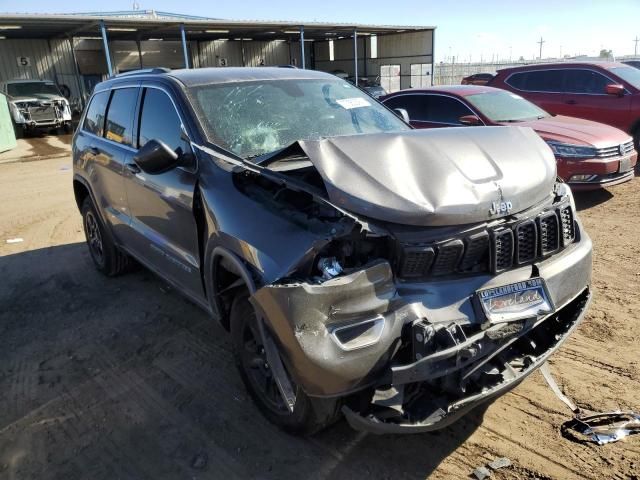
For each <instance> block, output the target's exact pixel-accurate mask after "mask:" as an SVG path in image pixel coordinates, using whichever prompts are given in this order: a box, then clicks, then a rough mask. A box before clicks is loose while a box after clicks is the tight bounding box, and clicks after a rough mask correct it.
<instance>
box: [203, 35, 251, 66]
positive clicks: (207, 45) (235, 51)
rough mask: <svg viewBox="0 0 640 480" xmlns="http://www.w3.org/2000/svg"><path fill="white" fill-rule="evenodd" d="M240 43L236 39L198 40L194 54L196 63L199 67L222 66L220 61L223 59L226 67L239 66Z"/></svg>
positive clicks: (240, 58)
mask: <svg viewBox="0 0 640 480" xmlns="http://www.w3.org/2000/svg"><path fill="white" fill-rule="evenodd" d="M241 43H242V42H240V41H236V40H212V41H208V42H198V47H197V48H196V52H195V53H196V55H194V57H196V58H197V65H199V66H200V67H220V66H224V65H222V64H221V62H222V61H225V62H226V66H227V67H241V66H242V45H241ZM194 63H195V62H194Z"/></svg>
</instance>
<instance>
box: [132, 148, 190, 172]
mask: <svg viewBox="0 0 640 480" xmlns="http://www.w3.org/2000/svg"><path fill="white" fill-rule="evenodd" d="M133 161H134V162H136V165H138V166H139V167H140V168H141V169H142V171H143V172H145V173H150V174H155V173H162V172H166V171H167V170H171V169H172V168H174V167H177V166H178V163H179V162H178V154H177V153H176V152H174V151H173V150H171V149H170V148H169V147H168V146H167V144H166V143H164V142H161V141H160V140H149V141H148V142H147V143H145V144H144V146H143V147H142V148H141V149H140V150H138V153H137V154H136V155H135V156H134V157H133Z"/></svg>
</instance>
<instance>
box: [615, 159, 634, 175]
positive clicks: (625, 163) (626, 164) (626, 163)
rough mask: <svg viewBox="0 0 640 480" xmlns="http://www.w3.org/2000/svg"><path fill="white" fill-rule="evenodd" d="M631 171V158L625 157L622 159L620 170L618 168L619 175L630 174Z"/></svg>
mask: <svg viewBox="0 0 640 480" xmlns="http://www.w3.org/2000/svg"><path fill="white" fill-rule="evenodd" d="M629 170H631V157H625V158H621V159H620V168H618V172H619V173H623V172H628V171H629Z"/></svg>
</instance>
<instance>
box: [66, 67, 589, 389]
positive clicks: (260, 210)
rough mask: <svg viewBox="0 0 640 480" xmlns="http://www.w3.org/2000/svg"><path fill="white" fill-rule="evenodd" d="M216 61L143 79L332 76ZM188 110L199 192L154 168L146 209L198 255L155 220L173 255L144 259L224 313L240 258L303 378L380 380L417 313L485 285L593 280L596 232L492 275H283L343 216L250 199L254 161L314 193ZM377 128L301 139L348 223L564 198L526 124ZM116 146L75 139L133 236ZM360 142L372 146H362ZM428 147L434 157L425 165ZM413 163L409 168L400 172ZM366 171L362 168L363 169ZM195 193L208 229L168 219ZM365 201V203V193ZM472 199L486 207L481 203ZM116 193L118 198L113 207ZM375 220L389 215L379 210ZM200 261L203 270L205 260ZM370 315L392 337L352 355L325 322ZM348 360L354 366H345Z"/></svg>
mask: <svg viewBox="0 0 640 480" xmlns="http://www.w3.org/2000/svg"><path fill="white" fill-rule="evenodd" d="M214 70H224V71H223V72H219V71H218V72H215V73H210V72H207V71H195V70H194V71H189V72H177V73H172V74H171V75H160V76H158V75H153V76H140V77H138V78H139V79H140V82H141V83H142V84H143V85H145V84H147V83H154V84H159V85H162V86H163V87H164V88H165V89H166V90H167V91H168V92H169V93H170V95H171V96H172V97H173V98H174V99H176V100H178V103H179V104H180V105H188V100H187V99H188V94H186V93H185V91H184V84H192V85H195V84H201V83H215V82H216V81H247V80H251V79H257V80H261V79H264V80H268V79H270V78H277V79H281V78H307V77H309V78H318V77H322V76H323V75H324V74H321V73H319V72H309V71H303V72H300V71H295V70H292V69H283V70H280V69H243V70H242V71H240V72H238V73H237V74H236V73H234V72H231V71H230V70H232V69H214ZM248 70H251V71H250V72H249V71H248ZM297 75H299V76H300V77H298V76H297ZM214 77H215V78H214ZM129 81H130V80H129ZM123 83H124V79H115V80H111V81H109V82H105V83H104V84H101V85H99V86H98V87H97V90H104V89H108V88H112V87H113V86H117V85H121V84H123ZM181 113H182V114H183V115H184V116H183V121H184V123H185V125H184V127H185V130H186V132H187V134H188V135H189V137H190V139H191V142H192V145H194V147H195V148H194V153H195V155H196V157H197V170H196V171H194V172H193V175H194V176H193V178H192V179H190V180H189V181H188V182H183V183H184V184H185V185H184V186H185V188H187V190H188V192H190V193H189V194H187V196H186V197H185V192H184V191H182V192H181V193H180V191H179V190H178V191H176V189H175V188H173V187H175V182H174V181H173V180H172V181H171V182H169V181H168V180H167V179H162V178H160V177H157V178H154V179H153V181H154V182H155V184H156V187H155V190H157V191H162V192H164V200H165V201H166V202H167V203H166V204H164V205H163V206H162V207H160V206H158V205H156V206H151V207H150V208H149V210H148V211H147V213H146V215H147V216H149V217H150V219H154V217H155V218H156V219H157V220H158V221H160V220H161V219H163V218H164V219H165V220H163V221H162V222H161V223H162V224H163V225H164V226H166V227H167V228H171V229H173V230H174V231H180V235H183V236H185V237H190V238H191V239H192V241H193V243H190V247H189V249H186V250H193V249H195V251H194V252H189V253H188V255H191V257H190V258H186V257H184V256H183V257H181V256H180V254H178V253H176V250H175V248H171V247H170V246H169V245H167V244H166V243H163V241H162V240H161V239H159V238H158V237H157V236H154V235H152V234H151V233H150V232H149V231H142V235H144V236H145V238H146V240H145V241H146V242H148V243H149V245H154V248H156V249H159V250H160V251H163V252H164V254H162V255H158V258H157V260H155V261H149V260H147V259H145V260H143V263H144V264H145V265H147V266H148V267H149V268H151V269H152V270H153V271H155V272H156V273H158V274H159V275H161V276H162V277H164V278H165V279H167V280H168V281H170V282H171V283H172V284H173V285H175V286H176V288H177V289H178V290H180V291H182V292H183V293H185V294H186V295H187V296H188V297H189V298H191V299H192V300H194V301H195V302H196V303H198V304H199V305H201V306H203V307H204V308H206V309H207V310H208V311H210V312H213V313H216V314H220V313H222V312H221V311H220V304H219V303H218V293H219V292H217V290H216V286H215V284H214V282H213V274H214V272H215V269H216V265H219V263H220V259H221V258H224V259H225V261H226V262H227V266H228V265H233V267H232V271H234V270H233V269H235V271H236V272H237V274H238V275H239V276H240V277H241V278H243V279H245V283H246V284H247V285H248V286H249V287H250V288H249V290H250V293H252V294H253V295H252V302H253V304H254V305H255V306H256V307H257V309H258V311H259V312H261V313H262V314H263V316H264V318H265V320H266V322H267V325H268V326H269V328H270V329H271V330H272V331H273V333H274V334H275V337H276V339H277V341H278V343H279V344H280V345H281V347H283V352H284V357H285V362H286V363H287V364H288V365H289V366H290V367H293V368H294V369H295V371H294V376H295V379H296V380H298V381H299V382H300V384H301V385H302V387H303V388H304V389H305V390H306V391H307V392H308V393H309V394H311V395H319V396H335V395H343V394H345V393H348V392H350V391H354V390H357V389H359V388H363V386H366V385H368V384H370V383H371V382H372V381H375V379H376V372H379V371H382V369H383V367H384V365H385V363H387V360H388V359H389V358H390V355H391V354H392V353H393V350H394V348H395V345H394V344H397V342H398V332H399V329H400V327H401V326H402V325H403V324H404V323H406V322H409V321H411V320H412V319H415V318H422V317H424V318H429V319H433V321H436V322H449V321H456V322H469V323H474V322H478V321H479V319H478V318H476V317H475V312H474V310H473V307H472V304H471V298H472V296H473V294H474V292H475V291H476V290H477V289H479V288H485V287H487V286H496V285H502V284H505V283H511V282H514V281H520V280H522V279H527V278H530V277H532V276H535V275H542V276H543V277H544V278H545V280H546V281H547V282H548V286H549V290H550V294H551V296H552V297H553V300H554V303H555V304H556V305H562V304H563V303H564V302H565V301H566V300H567V299H568V298H571V296H572V295H575V294H577V292H580V291H581V290H583V289H584V288H585V286H587V285H589V283H590V273H591V267H590V265H591V242H590V240H589V239H588V237H587V236H586V234H584V233H583V234H582V236H581V237H580V238H578V239H577V240H576V243H575V245H572V246H570V247H569V248H567V249H565V250H564V251H562V252H560V253H559V254H557V255H554V256H551V257H549V258H547V259H546V260H544V261H541V262H538V263H537V264H535V265H528V266H525V267H520V268H515V269H513V270H509V271H507V272H504V273H502V274H500V275H496V276H491V275H488V274H483V275H474V276H466V277H459V278H454V279H442V280H438V281H431V282H426V283H405V282H397V281H395V279H393V281H392V278H391V270H390V269H389V264H388V263H386V262H381V263H377V264H375V265H373V266H369V267H367V268H365V269H361V270H359V271H356V272H351V273H347V274H346V275H344V276H343V277H339V278H340V279H339V280H337V279H336V280H337V281H335V282H334V281H329V282H324V283H321V284H317V285H311V284H309V283H308V282H306V281H301V282H298V283H286V282H283V281H282V280H283V279H285V278H287V277H288V276H290V275H291V274H292V273H294V272H295V271H296V269H297V268H298V266H299V265H300V264H302V263H304V262H305V261H307V260H309V259H313V257H314V256H315V255H316V254H317V252H318V250H319V249H320V248H321V247H323V246H324V245H326V244H328V243H329V242H331V241H332V240H333V239H334V238H335V237H336V236H339V235H341V234H344V233H345V230H346V227H345V226H344V225H343V226H342V227H341V228H337V229H336V228H333V229H328V230H327V231H318V230H312V229H307V228H302V227H301V226H300V225H299V224H298V223H296V222H295V221H293V219H292V218H290V217H288V216H287V215H286V213H284V212H277V211H273V210H271V209H268V208H266V207H265V205H263V204H261V203H260V202H258V201H256V200H254V199H252V198H249V197H248V196H247V195H246V194H244V193H243V192H241V191H240V190H239V189H238V188H237V187H236V185H235V184H234V180H233V175H235V174H236V173H238V172H243V171H250V172H253V174H255V175H264V176H266V177H269V178H271V179H273V180H274V181H278V182H281V183H282V185H283V186H286V187H287V188H293V189H294V190H295V189H296V188H302V189H303V190H304V188H305V187H304V186H300V185H299V184H298V183H297V182H295V181H293V180H289V179H288V178H287V173H286V172H274V171H270V170H269V169H268V168H264V167H260V166H258V165H252V164H251V163H249V162H247V161H245V160H243V159H241V158H238V157H237V156H235V155H233V154H232V153H230V152H227V151H225V150H224V149H222V148H220V147H218V146H216V145H213V144H211V143H209V142H208V140H207V138H206V135H205V134H204V133H203V132H204V130H203V129H202V127H201V126H200V124H199V122H198V120H197V116H196V115H195V113H194V112H193V111H192V110H190V109H189V108H188V107H187V108H185V109H184V110H183V111H182V112H181ZM484 131H486V133H484ZM476 132H477V133H476ZM367 137H368V136H362V140H361V139H360V138H359V137H357V136H355V137H339V138H333V139H330V140H321V141H317V142H300V146H301V147H302V148H303V149H305V151H306V152H307V153H308V155H309V161H310V162H311V163H312V164H313V165H314V166H315V167H316V168H317V169H318V171H319V172H320V173H321V174H322V176H323V178H324V179H325V182H326V186H327V190H328V191H329V192H330V198H328V199H320V200H321V201H324V202H325V203H326V204H327V205H332V204H333V205H335V208H336V210H337V211H339V212H343V213H345V215H346V216H347V220H348V222H347V225H351V226H352V228H355V229H360V230H369V231H376V232H377V233H378V234H385V232H387V233H389V231H390V230H388V229H387V226H386V225H385V223H384V222H382V221H380V219H381V218H382V219H383V220H387V221H392V222H394V223H398V222H405V223H412V222H413V223H414V224H417V225H430V226H429V227H425V228H439V227H434V225H454V224H462V223H471V222H477V221H486V220H490V219H493V218H497V217H498V216H496V217H492V216H491V215H490V214H489V208H490V203H491V202H492V201H499V200H500V199H501V198H502V199H504V200H509V201H511V202H512V204H513V205H514V208H513V210H514V211H520V210H525V209H527V208H529V207H531V206H532V205H533V204H534V203H536V202H540V201H543V200H544V199H545V198H546V199H547V200H549V201H550V199H551V198H552V197H553V195H552V193H551V191H552V190H553V183H554V182H553V178H554V176H555V173H554V172H555V163H554V162H553V160H552V159H553V156H552V154H551V153H550V151H549V150H548V147H546V145H544V144H543V143H542V142H541V141H540V139H539V138H538V137H537V136H536V135H535V134H533V133H532V132H531V131H529V130H527V129H519V128H517V129H516V128H510V127H500V128H495V129H477V130H476V129H451V130H443V129H440V130H438V131H433V132H419V133H418V132H417V133H413V132H411V133H410V134H385V135H375V136H371V137H375V138H369V139H368V140H369V141H370V142H369V145H367V144H366V142H365V139H366V138H367ZM104 143H113V142H108V141H107V140H105V139H98V138H97V137H95V136H93V138H92V137H91V136H90V134H86V133H82V132H81V131H80V129H79V132H78V133H76V136H75V137H74V177H75V179H76V180H78V181H80V182H82V184H85V185H87V186H88V188H89V189H90V194H91V196H92V198H94V199H95V200H96V203H97V207H98V209H99V210H100V214H101V216H102V218H103V219H104V220H105V223H106V226H107V228H109V229H110V230H112V231H113V232H114V233H115V232H116V231H119V230H122V229H125V232H126V234H130V233H131V224H132V221H131V219H130V218H128V217H130V210H129V204H128V203H127V201H126V200H125V197H126V195H124V192H125V187H124V185H123V184H120V183H119V182H118V181H117V180H116V179H114V181H111V180H109V181H108V182H106V184H108V185H110V186H109V188H107V191H105V190H104V188H105V180H104V177H105V175H107V173H108V175H116V176H117V174H118V172H121V171H122V162H115V163H113V162H112V161H103V160H102V159H101V158H95V157H92V156H91V155H87V149H89V148H90V147H91V146H93V145H102V144H104ZM374 145H375V146H377V148H375V147H374ZM109 148H110V147H109ZM458 148H460V150H458ZM359 149H361V150H362V151H364V152H365V155H360V154H358V153H357V152H358V151H359ZM378 149H379V150H380V152H382V154H381V155H380V156H379V157H378V160H377V161H376V157H375V155H374V154H376V153H379V152H377V150H378ZM514 151H515V152H517V154H516V155H514V154H513V152H514ZM436 152H438V153H436ZM456 152H459V153H456ZM133 153H135V152H133ZM458 155H459V156H458ZM466 155H469V156H470V157H471V158H474V159H476V160H477V161H478V162H480V163H479V164H478V165H475V164H473V163H470V162H467V161H466V160H465V158H466V157H465V156H466ZM494 156H495V157H496V158H495V159H494V158H493V157H494ZM125 158H127V157H125ZM372 158H373V160H372ZM421 158H424V159H425V160H424V163H423V164H421ZM514 158H519V159H523V158H524V159H527V161H528V162H529V163H530V164H531V165H530V164H529V163H526V162H523V163H518V162H516V160H514ZM439 159H440V160H441V159H444V161H443V163H442V165H440V164H438V160H439ZM550 159H551V160H550ZM125 161H126V160H125ZM376 162H377V163H376ZM427 165H428V166H429V168H427ZM523 165H524V167H523ZM343 166H344V167H345V172H348V175H347V176H346V177H349V178H351V179H352V180H354V183H353V184H350V183H349V182H347V181H345V179H346V177H345V179H343V178H341V176H340V174H339V167H343ZM476 166H477V168H476ZM525 167H526V168H525ZM105 169H106V170H105ZM363 169H365V170H366V171H364V170H363ZM369 169H371V172H369ZM401 170H402V171H403V172H404V173H399V171H401ZM103 171H104V172H107V173H104V172H103ZM358 172H359V174H360V175H362V178H359V177H357V175H358ZM532 179H537V181H538V182H539V183H540V184H541V185H542V186H540V185H536V184H535V183H534V182H533V181H532ZM121 180H122V177H121ZM402 182H406V183H408V186H407V189H406V190H407V191H406V192H405V191H403V189H402V185H401V183H402ZM178 183H180V182H178ZM496 183H497V184H498V185H499V188H497V187H496ZM380 186H384V189H385V194H384V195H387V196H389V197H390V199H391V202H387V201H386V197H385V196H384V195H379V194H378V193H377V192H376V188H378V187H380ZM505 191H506V192H507V194H508V195H511V197H509V196H508V195H507V194H505ZM313 193H314V195H315V194H317V192H313ZM360 197H362V198H360ZM196 198H197V199H198V202H200V204H201V206H202V211H203V216H204V220H205V225H204V234H203V237H202V239H200V238H198V231H196V225H195V223H194V222H192V221H191V218H189V219H188V221H186V220H185V219H186V217H183V216H176V217H175V219H176V220H174V221H172V222H170V224H169V222H167V221H166V220H168V219H169V217H170V216H169V213H170V211H169V210H167V209H166V205H167V204H172V205H174V206H175V205H178V204H179V203H180V202H182V205H181V207H180V208H183V210H184V214H185V215H186V214H188V212H189V208H190V207H191V208H192V209H193V208H195V205H194V202H195V199H196ZM365 198H366V199H367V201H366V202H365V201H363V199H365ZM185 199H187V201H185ZM473 199H476V200H477V201H478V202H479V203H482V205H477V204H473ZM118 202H120V203H118ZM368 202H371V203H373V204H376V205H377V208H376V209H375V210H373V209H371V208H369V206H368V205H367V203H368ZM114 204H115V205H118V207H119V208H114ZM388 205H391V208H388ZM403 208H405V209H406V211H403V210H402V209H403ZM469 210H471V212H469ZM363 212H366V213H363ZM379 212H382V213H379ZM512 213H513V212H512ZM248 214H249V216H248ZM194 215H195V214H194ZM423 216H424V218H422V217H423ZM374 217H377V219H376V220H373V218H374ZM440 217H442V218H440ZM181 218H182V220H181ZM154 221H156V220H154ZM456 222H458V223H456ZM169 225H170V226H169ZM127 227H128V230H127ZM163 228H164V227H163ZM115 238H116V241H117V242H118V243H119V244H120V246H121V247H122V248H124V249H125V250H126V251H128V252H130V253H132V254H133V255H134V256H136V257H138V258H139V259H140V258H141V255H140V254H139V253H136V252H135V251H134V250H133V249H132V248H130V247H129V246H128V244H127V243H126V242H125V241H123V240H122V239H123V238H125V237H123V236H121V235H115ZM199 242H200V243H199ZM185 260H186V262H185V263H186V264H187V265H192V266H193V267H194V268H192V269H191V272H190V275H192V277H190V279H189V281H188V282H185V281H183V280H182V279H179V278H177V277H176V276H175V275H173V274H172V273H171V272H172V269H175V268H176V262H183V261H185ZM196 264H197V267H198V268H195V267H196ZM248 279H250V280H251V282H249V281H248ZM198 282H201V283H202V284H203V288H202V289H200V290H199V289H198V288H191V287H190V286H189V285H187V284H188V283H189V284H190V285H196V284H197V283H198ZM336 287H337V288H336ZM198 290H199V291H198ZM310 293H312V294H310ZM294 300H295V301H294ZM336 307H337V308H336ZM340 311H342V312H343V314H341V313H340ZM345 312H347V314H346V315H344V313H345ZM371 313H379V314H382V315H384V316H385V318H387V320H388V324H387V326H388V328H386V331H385V333H384V334H383V337H382V339H381V342H379V343H378V344H376V345H373V346H371V347H367V348H364V349H361V350H356V351H354V352H348V354H347V353H346V352H343V351H340V350H338V349H337V347H336V345H335V344H334V343H331V342H332V340H330V338H329V337H328V335H327V333H328V330H327V326H328V327H331V325H333V324H335V323H336V322H349V321H354V320H355V319H356V318H361V316H362V315H364V316H365V317H368V316H369V315H370V314H371ZM307 315H308V316H309V318H310V321H309V324H310V328H309V329H308V330H307V329H305V328H301V326H304V325H306V323H305V317H306V316H307ZM307 332H310V333H307ZM347 360H349V363H348V367H346V368H345V365H346V363H345V362H347Z"/></svg>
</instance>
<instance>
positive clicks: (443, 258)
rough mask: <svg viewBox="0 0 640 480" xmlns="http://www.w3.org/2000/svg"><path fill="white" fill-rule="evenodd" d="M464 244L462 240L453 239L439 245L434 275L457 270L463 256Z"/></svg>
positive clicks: (432, 272)
mask: <svg viewBox="0 0 640 480" xmlns="http://www.w3.org/2000/svg"><path fill="white" fill-rule="evenodd" d="M463 250H464V244H463V243H462V241H461V240H452V241H450V242H447V243H444V244H442V245H438V250H437V252H438V253H437V255H436V261H435V263H434V264H433V270H432V271H431V274H432V275H446V274H448V273H451V272H453V271H455V269H456V267H457V266H458V262H459V261H460V257H461V256H462V251H463Z"/></svg>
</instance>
